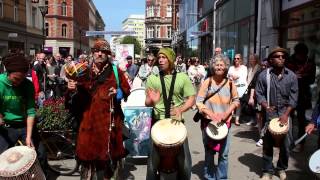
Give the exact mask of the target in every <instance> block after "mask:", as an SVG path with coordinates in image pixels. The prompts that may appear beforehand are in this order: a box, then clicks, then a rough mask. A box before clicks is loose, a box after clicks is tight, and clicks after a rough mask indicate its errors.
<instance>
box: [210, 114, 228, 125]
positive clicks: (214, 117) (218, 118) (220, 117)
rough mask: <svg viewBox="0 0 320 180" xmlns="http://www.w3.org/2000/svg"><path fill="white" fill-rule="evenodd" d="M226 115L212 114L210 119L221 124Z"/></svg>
mask: <svg viewBox="0 0 320 180" xmlns="http://www.w3.org/2000/svg"><path fill="white" fill-rule="evenodd" d="M224 114H225V113H215V112H212V113H210V114H209V117H210V119H211V120H212V121H216V122H218V123H219V122H221V121H222V120H223V119H224V116H225V115H224Z"/></svg>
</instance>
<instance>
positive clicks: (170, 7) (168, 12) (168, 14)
mask: <svg viewBox="0 0 320 180" xmlns="http://www.w3.org/2000/svg"><path fill="white" fill-rule="evenodd" d="M167 17H172V6H171V5H168V6H167Z"/></svg>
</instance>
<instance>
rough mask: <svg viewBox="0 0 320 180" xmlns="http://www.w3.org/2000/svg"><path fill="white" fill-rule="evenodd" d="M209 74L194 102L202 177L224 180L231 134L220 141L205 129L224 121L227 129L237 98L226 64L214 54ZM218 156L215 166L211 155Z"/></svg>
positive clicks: (226, 174)
mask: <svg viewBox="0 0 320 180" xmlns="http://www.w3.org/2000/svg"><path fill="white" fill-rule="evenodd" d="M210 68H212V73H213V75H212V76H210V77H208V78H207V79H206V80H205V81H204V82H203V83H202V85H201V87H200V89H199V93H198V96H197V99H196V102H197V103H196V104H197V107H198V109H199V112H200V113H201V114H202V115H203V117H204V118H202V119H201V130H202V139H203V145H204V149H205V163H204V177H205V178H206V179H228V153H229V145H230V138H231V135H230V134H231V133H228V135H227V136H226V138H224V139H223V140H219V141H215V140H212V139H210V138H209V136H208V135H207V133H206V131H205V129H206V127H207V126H208V124H209V123H210V122H211V121H216V122H221V121H224V122H225V123H226V124H227V127H228V128H230V127H231V123H230V121H231V118H232V112H233V111H234V110H235V109H236V108H237V107H238V106H239V97H238V93H237V89H236V86H235V84H234V83H233V82H232V81H230V80H229V79H227V78H226V71H227V63H226V60H225V58H224V57H222V56H220V55H217V56H216V57H215V58H214V62H213V63H212V65H211V67H210ZM216 153H219V156H218V165H217V166H215V163H214V155H215V154H216Z"/></svg>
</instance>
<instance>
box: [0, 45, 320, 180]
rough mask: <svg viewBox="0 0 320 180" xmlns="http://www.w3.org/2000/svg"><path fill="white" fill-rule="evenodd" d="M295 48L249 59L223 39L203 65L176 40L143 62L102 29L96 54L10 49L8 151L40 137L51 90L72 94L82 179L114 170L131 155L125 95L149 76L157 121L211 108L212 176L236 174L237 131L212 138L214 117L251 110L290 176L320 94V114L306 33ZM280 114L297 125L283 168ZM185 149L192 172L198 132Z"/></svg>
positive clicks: (153, 174) (155, 169)
mask: <svg viewBox="0 0 320 180" xmlns="http://www.w3.org/2000/svg"><path fill="white" fill-rule="evenodd" d="M294 50H295V52H294V54H293V55H292V56H290V55H289V53H288V51H287V50H286V49H283V48H280V47H277V48H275V49H273V50H272V51H271V52H270V54H269V55H268V57H267V58H266V59H263V60H262V61H260V57H259V56H258V55H255V54H250V55H249V57H248V64H247V65H245V64H244V63H243V62H244V59H243V56H242V55H241V54H235V56H234V58H233V60H232V61H230V59H229V57H228V56H226V55H224V54H223V53H222V49H221V48H216V49H215V55H214V57H213V58H212V59H210V60H209V61H208V62H203V65H202V64H201V61H200V60H199V58H198V57H191V58H189V59H184V58H183V57H182V56H181V55H177V56H176V54H175V52H174V51H173V50H172V49H171V48H161V49H160V50H159V52H158V53H157V54H149V55H147V57H146V58H144V59H142V60H141V63H137V62H135V61H134V58H133V57H132V56H128V57H127V58H126V64H125V65H121V64H119V62H118V60H116V59H115V56H114V54H113V52H111V49H110V46H109V43H108V42H107V41H106V40H104V39H97V40H96V41H95V44H94V46H93V47H92V49H91V54H90V55H85V54H82V55H80V56H79V58H78V59H74V58H73V57H72V56H71V55H68V56H66V57H64V58H63V57H61V55H60V54H56V55H55V56H47V55H46V54H44V53H38V54H36V56H35V58H34V59H29V58H27V57H26V56H24V55H23V54H21V53H10V54H8V56H6V57H4V58H3V61H2V63H1V65H3V66H2V67H3V68H2V74H1V75H0V103H1V107H0V126H1V127H0V153H2V152H3V151H5V150H6V149H8V148H10V147H12V146H14V145H15V143H16V141H17V139H18V138H22V140H24V143H25V144H26V145H27V146H29V147H34V146H35V145H34V144H35V143H34V140H33V137H34V134H33V132H34V128H33V127H34V124H35V121H36V120H35V109H36V107H41V106H42V105H43V101H44V99H46V98H50V97H53V98H54V97H61V96H64V97H65V104H66V107H67V108H68V109H69V112H70V113H71V114H72V115H73V116H74V117H76V118H75V119H76V121H77V122H78V123H79V124H78V125H77V128H76V129H75V131H77V133H78V135H77V143H76V156H77V158H78V159H79V161H80V163H81V165H82V166H81V167H82V168H81V172H80V175H81V179H110V178H111V177H112V176H113V175H114V172H115V170H116V167H117V164H118V163H119V162H120V161H121V159H122V158H124V157H125V156H126V151H125V147H124V146H123V141H124V139H123V126H124V124H123V120H124V114H123V112H122V108H121V100H124V101H126V99H127V97H128V96H129V95H130V89H133V88H136V87H140V86H143V87H145V89H146V92H145V93H146V101H145V105H146V106H149V107H153V120H152V124H154V123H155V122H157V121H160V120H163V119H168V118H172V117H175V118H174V119H175V121H178V123H184V120H185V118H184V117H183V113H184V112H186V111H188V110H189V109H193V110H198V112H199V113H200V114H201V115H202V118H201V119H200V127H201V131H202V140H203V145H204V150H205V157H204V160H205V163H204V167H203V173H204V177H205V178H206V179H228V153H229V146H230V139H231V138H232V136H231V133H228V135H227V136H226V137H225V138H224V139H222V140H219V141H215V140H212V139H210V137H209V136H208V135H207V133H206V128H207V127H208V124H210V122H211V121H214V122H218V123H225V124H226V125H227V127H228V128H230V127H231V124H232V123H234V124H235V125H236V126H239V125H240V124H241V123H243V122H244V121H242V117H243V115H244V114H245V115H246V116H248V117H249V119H250V121H247V122H246V124H247V125H256V126H257V127H258V131H259V134H260V136H259V137H257V143H256V145H257V146H262V149H263V154H262V161H263V169H262V172H263V176H262V179H265V180H267V179H271V178H272V175H273V174H274V173H278V174H279V177H280V179H281V180H284V179H287V177H286V173H285V170H286V169H287V168H288V159H289V152H290V151H291V149H290V146H291V144H292V142H293V138H292V120H295V119H297V120H298V127H299V133H298V136H301V135H303V134H304V133H305V132H307V133H308V134H310V133H312V131H313V130H314V129H315V128H317V125H319V123H320V122H319V121H320V120H319V119H320V118H319V117H320V115H319V114H320V113H319V112H320V110H319V109H320V108H319V107H320V105H319V102H320V101H318V102H317V104H316V107H315V108H314V113H313V116H312V119H311V120H309V119H306V110H307V109H310V108H312V99H311V92H310V85H311V84H313V83H314V81H315V64H314V62H313V61H312V59H310V58H309V57H308V48H307V46H306V45H305V44H303V43H298V44H297V45H296V46H295V48H294ZM77 63H78V64H81V66H79V68H81V77H80V73H78V75H76V76H73V75H71V74H70V71H69V69H68V68H70V66H71V65H72V66H74V67H75V70H78V69H77V67H78V66H75V64H77ZM82 64H84V65H82ZM79 72H80V71H79ZM72 73H74V72H72ZM26 79H28V80H26ZM274 118H279V120H278V121H279V122H280V124H283V125H287V126H288V129H289V130H288V133H287V134H286V135H285V138H284V139H283V141H282V142H281V144H280V146H279V148H280V152H279V160H278V163H277V166H276V168H274V167H273V164H272V160H273V156H274V155H273V147H274V145H275V141H274V139H273V137H272V132H270V130H269V129H268V126H269V123H270V121H271V120H272V119H274ZM318 146H319V147H320V141H318ZM150 147H151V152H150V154H149V159H148V168H147V175H146V178H147V179H148V180H153V179H159V176H160V170H159V164H160V161H161V158H160V157H159V152H158V150H159V149H158V148H157V147H156V146H155V145H154V144H153V142H152V141H151V144H150ZM303 147H304V141H302V142H301V143H300V144H299V145H297V146H296V148H295V149H294V150H293V151H295V152H300V151H303ZM39 153H40V154H41V152H39ZM215 154H218V164H217V165H215V163H214V162H215V161H214V156H215ZM176 158H177V169H176V170H177V179H190V178H191V155H190V150H189V145H188V139H186V140H185V141H184V142H183V144H182V145H181V151H179V153H178V154H177V156H176ZM43 167H44V166H43Z"/></svg>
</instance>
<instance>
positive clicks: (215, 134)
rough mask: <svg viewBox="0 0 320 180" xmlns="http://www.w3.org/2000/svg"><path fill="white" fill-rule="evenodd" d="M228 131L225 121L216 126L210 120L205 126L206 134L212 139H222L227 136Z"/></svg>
mask: <svg viewBox="0 0 320 180" xmlns="http://www.w3.org/2000/svg"><path fill="white" fill-rule="evenodd" d="M228 131H229V129H228V126H227V125H226V124H225V123H224V124H223V125H221V126H218V125H217V123H216V122H214V121H211V122H210V123H209V124H208V126H207V128H206V133H207V135H208V136H209V137H210V138H211V139H213V140H222V139H224V138H225V137H226V136H227V134H228Z"/></svg>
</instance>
